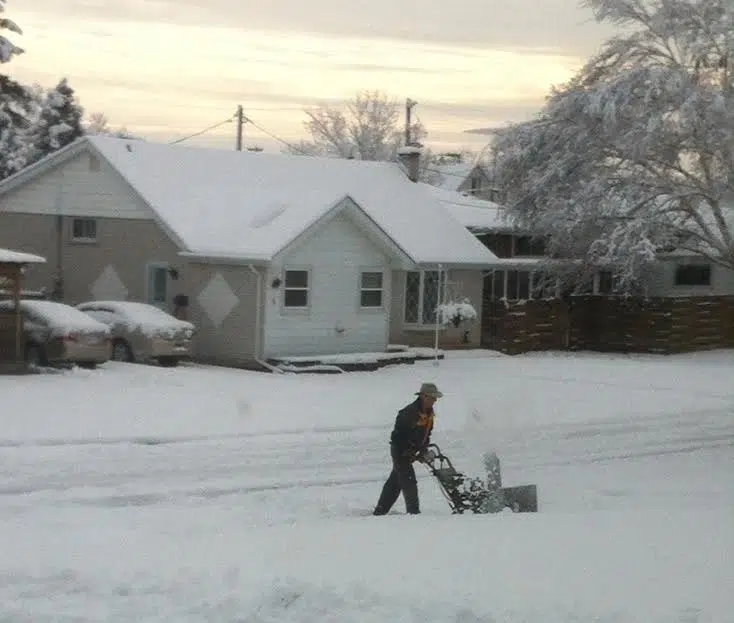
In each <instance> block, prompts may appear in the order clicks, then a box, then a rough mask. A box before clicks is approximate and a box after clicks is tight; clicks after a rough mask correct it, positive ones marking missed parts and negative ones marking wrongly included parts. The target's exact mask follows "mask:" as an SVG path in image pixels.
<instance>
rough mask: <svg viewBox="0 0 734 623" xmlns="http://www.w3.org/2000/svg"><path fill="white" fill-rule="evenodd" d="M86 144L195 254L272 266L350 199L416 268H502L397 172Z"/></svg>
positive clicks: (328, 161) (361, 164)
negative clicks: (281, 253) (292, 244)
mask: <svg viewBox="0 0 734 623" xmlns="http://www.w3.org/2000/svg"><path fill="white" fill-rule="evenodd" d="M86 140H89V141H90V143H91V145H92V146H93V147H94V148H96V149H97V150H98V151H99V152H100V153H101V155H102V156H103V157H104V158H105V159H107V160H108V161H109V162H110V164H111V165H112V166H113V167H115V168H116V169H117V170H118V171H119V173H120V174H121V175H122V176H123V177H124V178H125V179H126V180H127V181H128V182H129V183H130V184H131V185H132V187H133V188H134V189H135V190H136V191H137V192H138V193H139V194H140V195H141V196H142V197H143V199H145V201H146V202H147V203H148V204H149V205H150V206H151V208H153V210H154V211H155V212H156V213H157V214H158V216H159V217H160V219H161V220H162V221H163V222H164V224H165V225H166V226H167V227H168V228H169V229H170V230H171V231H172V232H174V233H175V234H176V235H177V236H178V237H179V239H180V240H181V242H182V243H183V245H184V246H186V247H187V250H188V251H190V252H192V253H196V254H201V255H211V256H227V257H231V258H242V259H261V260H270V259H272V258H273V257H274V256H275V255H276V254H277V253H278V252H279V251H281V250H282V249H284V248H285V247H286V246H287V245H288V244H289V243H290V242H292V241H293V240H295V239H296V238H297V237H298V236H299V235H300V234H302V233H303V232H304V231H305V230H306V229H307V228H308V227H309V226H310V225H312V224H314V223H316V222H317V221H318V220H319V218H321V217H322V216H324V215H325V214H326V213H327V212H328V211H329V210H330V209H332V208H333V207H334V206H336V205H337V204H339V202H341V201H342V200H343V199H344V198H345V197H351V199H353V200H354V201H355V202H356V203H357V205H358V206H359V207H360V208H361V209H362V210H363V211H364V212H365V213H366V214H367V216H368V217H370V219H371V220H372V221H373V222H374V223H376V224H377V226H378V227H379V228H381V229H382V231H384V232H385V233H386V234H387V235H388V236H389V237H390V238H391V239H392V240H393V241H394V242H395V243H396V244H397V246H399V247H400V248H401V249H402V251H403V252H404V253H405V254H407V255H408V256H409V257H410V258H411V259H412V260H413V261H414V262H416V263H418V264H434V263H444V264H454V265H456V264H480V265H485V264H487V263H491V262H493V261H494V260H495V259H496V256H495V255H494V254H493V253H492V252H491V251H489V249H487V248H486V247H485V246H484V245H482V244H481V242H479V241H478V240H477V239H476V238H475V237H474V236H473V235H472V234H471V232H469V231H468V230H467V229H466V227H464V226H463V225H462V223H461V222H460V221H459V220H457V219H455V218H453V217H452V216H450V215H449V214H448V212H447V211H446V210H445V208H444V207H443V205H442V204H441V202H440V201H438V200H437V199H436V197H435V196H434V195H433V194H432V193H430V192H429V191H428V190H427V189H426V188H425V187H424V185H423V184H416V183H414V182H411V181H410V180H409V179H408V178H407V176H406V174H405V172H404V171H403V170H402V169H401V167H400V166H399V165H398V164H397V163H388V162H365V161H358V160H345V159H337V158H317V157H310V156H291V155H280V154H267V153H249V152H238V151H234V150H231V151H228V150H218V149H205V148H200V147H183V146H170V145H164V144H159V143H150V142H142V141H128V140H125V139H119V138H111V137H103V136H94V137H88V138H87V139H86Z"/></svg>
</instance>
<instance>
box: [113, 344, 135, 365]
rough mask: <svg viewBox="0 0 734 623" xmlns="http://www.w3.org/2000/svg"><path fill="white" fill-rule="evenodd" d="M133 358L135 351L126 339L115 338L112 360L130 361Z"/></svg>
mask: <svg viewBox="0 0 734 623" xmlns="http://www.w3.org/2000/svg"><path fill="white" fill-rule="evenodd" d="M132 360H133V352H132V350H131V349H130V346H129V345H128V343H127V342H126V341H125V340H115V341H114V342H113V343H112V361H126V362H130V361H132Z"/></svg>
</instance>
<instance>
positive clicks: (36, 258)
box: [0, 248, 46, 264]
mask: <svg viewBox="0 0 734 623" xmlns="http://www.w3.org/2000/svg"><path fill="white" fill-rule="evenodd" d="M45 263H46V258H43V257H41V256H40V255H33V254H31V253H22V252H21V251H12V250H10V249H1V248H0V264H45Z"/></svg>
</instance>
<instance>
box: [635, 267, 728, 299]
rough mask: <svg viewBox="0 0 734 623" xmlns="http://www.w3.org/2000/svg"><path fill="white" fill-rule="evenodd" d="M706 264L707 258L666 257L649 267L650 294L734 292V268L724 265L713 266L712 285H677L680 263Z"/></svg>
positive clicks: (673, 295)
mask: <svg viewBox="0 0 734 623" xmlns="http://www.w3.org/2000/svg"><path fill="white" fill-rule="evenodd" d="M686 263H694V264H706V263H708V262H707V261H706V260H699V259H692V258H679V259H674V258H669V259H668V258H666V259H665V260H662V261H661V262H659V263H658V264H657V265H656V266H654V267H653V268H651V269H649V271H648V275H647V278H646V281H647V294H648V296H664V297H668V296H670V297H678V296H724V295H733V294H734V270H731V269H727V268H724V267H723V266H717V265H712V266H711V285H710V286H676V285H675V271H676V267H677V266H678V264H686Z"/></svg>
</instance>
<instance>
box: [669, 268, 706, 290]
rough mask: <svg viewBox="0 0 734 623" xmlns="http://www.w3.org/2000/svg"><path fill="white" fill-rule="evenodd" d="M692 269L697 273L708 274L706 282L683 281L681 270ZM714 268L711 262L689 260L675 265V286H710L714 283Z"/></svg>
mask: <svg viewBox="0 0 734 623" xmlns="http://www.w3.org/2000/svg"><path fill="white" fill-rule="evenodd" d="M685 271H692V274H693V275H695V274H696V271H700V273H701V274H703V275H705V276H706V280H705V282H704V283H692V282H690V283H689V282H686V281H683V282H681V272H683V273H684V274H685ZM713 276H714V269H713V266H712V265H711V263H710V262H687V263H679V264H676V265H675V268H674V271H673V287H675V288H710V287H711V286H712V285H713Z"/></svg>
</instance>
